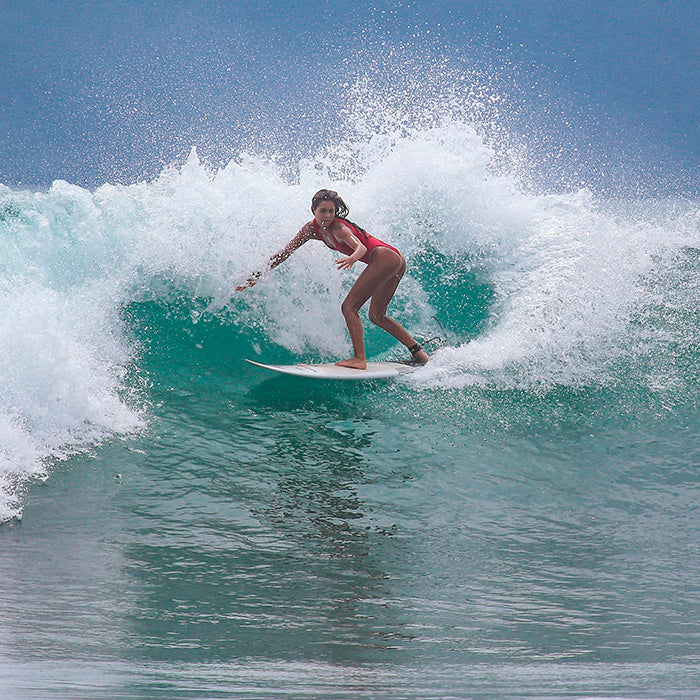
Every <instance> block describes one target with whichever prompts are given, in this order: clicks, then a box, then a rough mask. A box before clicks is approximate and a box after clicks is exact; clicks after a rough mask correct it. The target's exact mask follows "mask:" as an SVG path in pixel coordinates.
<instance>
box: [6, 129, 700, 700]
mask: <svg viewBox="0 0 700 700" xmlns="http://www.w3.org/2000/svg"><path fill="white" fill-rule="evenodd" d="M368 134H369V135H367V134H365V136H364V137H362V138H360V137H357V138H354V139H347V140H346V141H345V142H344V143H342V144H341V145H340V147H339V148H338V149H337V150H336V151H334V152H331V153H325V154H316V155H315V156H309V157H308V159H305V160H299V161H298V162H294V163H291V165H290V162H289V161H287V162H285V163H281V162H279V161H277V160H276V159H274V158H272V157H265V156H264V155H255V154H247V155H246V154H241V156H240V157H237V158H235V159H233V160H231V162H230V163H228V165H226V166H225V167H222V168H218V169H212V168H210V167H207V166H206V165H205V164H202V163H201V162H200V160H199V158H198V156H197V153H196V152H195V151H193V152H192V154H191V156H190V158H189V159H188V160H187V162H186V163H184V164H183V165H182V166H181V167H172V168H166V169H165V170H163V172H162V173H161V174H160V175H159V176H158V177H156V178H153V179H151V180H149V181H143V182H139V183H136V184H131V185H126V184H122V185H116V184H104V185H102V186H99V187H96V188H94V189H91V190H88V189H84V188H81V187H78V186H76V185H74V184H71V183H69V182H67V181H56V182H55V183H54V184H53V185H52V186H51V187H50V188H48V189H43V190H40V191H33V190H23V189H17V188H9V187H4V186H2V187H0V250H1V251H2V254H1V255H0V268H1V270H2V272H1V273H0V308H2V314H0V381H1V383H2V384H1V386H2V390H1V392H0V520H1V521H2V524H1V525H0V591H1V592H2V593H1V595H0V697H1V698H3V699H6V700H23V699H27V700H29V699H31V700H44V699H46V700H59V699H63V698H65V699H70V700H88V699H94V700H98V699H110V700H112V699H117V698H129V699H135V700H136V699H140V698H168V699H170V700H178V699H180V698H198V699H204V698H256V699H264V698H294V699H302V698H319V699H324V700H332V699H340V698H343V699H360V698H362V699H363V700H364V699H367V700H370V699H372V700H374V699H387V700H389V699H392V700H393V699H396V700H399V699H411V698H415V699H416V700H418V699H420V700H428V699H429V698H441V699H447V698H493V699H498V698H628V699H631V698H663V699H676V698H677V699H680V698H683V699H684V700H691V699H692V698H697V697H700V664H699V662H700V605H699V600H700V597H699V588H698V581H700V518H699V516H698V502H699V496H700V489H699V480H698V467H699V465H700V417H699V414H698V402H699V399H700V381H699V378H698V377H699V370H700V311H699V308H700V208H699V207H698V201H697V200H694V199H689V198H682V197H665V198H663V197H658V198H650V197H648V196H647V197H641V198H634V197H625V198H621V197H617V198H616V197H604V196H602V195H600V194H596V193H594V192H592V191H590V190H587V189H585V188H583V189H581V188H570V189H560V190H558V191H552V192H547V191H544V190H542V189H541V188H540V189H535V188H533V187H529V186H528V184H527V182H526V181H525V180H526V178H525V179H524V178H523V177H522V169H521V168H518V167H516V164H515V163H514V162H513V161H512V160H511V161H510V162H506V160H507V159H505V160H504V158H503V154H502V153H500V152H499V151H498V148H497V147H495V146H494V144H493V142H492V141H490V140H489V139H488V138H487V137H486V136H485V135H484V133H483V131H480V130H479V129H478V128H475V127H474V125H473V124H471V123H469V122H468V121H466V120H460V119H451V118H449V117H445V118H444V119H441V120H437V121H435V122H434V123H432V124H423V125H418V126H416V127H415V128H413V129H408V128H406V127H405V126H404V127H402V128H398V129H395V130H393V131H392V129H390V128H385V129H379V130H375V131H374V132H372V131H371V130H370V131H369V132H368ZM349 163H352V164H353V168H352V169H350V168H348V164H349ZM320 187H332V188H333V189H337V190H339V191H340V193H341V195H342V196H343V197H344V199H345V200H346V201H347V202H348V203H349V205H350V208H351V218H352V219H353V220H354V221H357V222H358V223H360V224H361V225H362V226H364V227H365V228H367V229H368V230H369V231H370V232H371V233H374V234H375V235H377V236H378V237H380V238H382V239H384V240H386V241H387V242H389V243H392V244H393V245H396V246H398V247H399V248H400V249H401V250H402V252H403V253H404V254H405V256H406V258H407V260H408V273H407V276H406V278H405V279H404V281H403V282H402V284H401V286H400V287H399V291H398V293H397V295H396V297H395V300H394V302H393V306H392V307H391V308H392V310H393V314H394V315H395V316H396V318H398V319H399V320H400V321H401V322H402V323H403V324H404V325H405V326H406V327H407V328H409V329H410V330H411V331H412V332H413V333H414V335H416V336H418V337H420V338H421V339H423V340H428V341H430V342H428V344H427V346H426V347H427V348H428V349H429V351H430V353H431V355H432V359H431V361H430V363H429V364H428V365H427V366H425V367H424V368H422V369H420V370H419V371H417V372H415V373H414V374H412V375H411V376H409V377H406V378H402V379H400V380H397V381H375V382H367V383H354V382H353V383H346V382H323V381H311V380H300V379H295V378H290V377H282V376H275V375H273V374H271V373H266V372H265V371H264V370H261V369H259V368H256V367H253V366H251V365H249V364H247V363H246V362H245V361H244V359H245V358H251V359H256V360H259V361H262V362H278V363H279V362H291V361H299V360H302V361H321V360H334V359H337V358H340V357H345V356H347V354H348V352H349V343H348V338H347V334H346V331H345V328H344V323H343V320H342V317H341V315H340V312H339V305H340V302H341V300H342V298H343V296H344V294H345V292H346V290H347V289H348V288H349V286H350V285H351V284H352V281H353V279H354V278H355V276H356V274H357V270H352V271H349V272H347V273H338V272H336V270H335V267H334V265H333V253H332V252H331V251H329V250H327V249H326V248H325V246H323V245H322V244H320V243H314V242H311V243H309V244H307V245H306V246H304V247H303V248H302V249H301V250H300V251H298V253H297V254H295V255H294V256H293V257H292V258H290V259H289V260H288V261H287V262H286V263H285V264H284V265H283V266H282V267H280V268H278V269H276V270H274V271H272V272H269V273H266V274H265V275H263V277H262V279H261V280H260V282H259V283H258V284H257V285H256V286H255V287H254V288H252V289H249V290H246V291H245V292H243V293H236V292H235V291H234V289H235V286H236V285H237V284H239V283H240V282H241V281H242V280H243V279H245V278H246V277H247V276H248V274H249V273H250V272H252V271H254V270H257V269H259V268H260V266H261V264H262V263H263V262H264V261H265V260H266V259H267V258H268V257H269V255H270V254H272V253H274V252H276V251H277V250H278V249H279V248H280V247H281V246H282V245H283V244H284V243H286V242H287V241H288V240H289V238H290V237H291V236H292V235H293V234H294V233H295V232H296V231H297V230H298V228H299V227H300V225H301V224H303V223H304V222H305V221H307V220H308V219H309V218H310V212H309V203H310V197H311V194H312V193H313V192H314V191H316V189H318V188H320ZM365 328H366V343H367V348H368V353H369V355H370V356H371V357H372V358H374V359H387V358H404V357H405V355H406V353H405V351H404V350H403V349H402V348H399V347H397V346H396V344H395V342H394V341H393V339H392V338H391V337H389V336H387V335H386V334H384V333H383V332H381V331H379V330H377V329H374V328H370V324H369V322H367V321H366V319H365Z"/></svg>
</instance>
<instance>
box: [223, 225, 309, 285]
mask: <svg viewBox="0 0 700 700" xmlns="http://www.w3.org/2000/svg"><path fill="white" fill-rule="evenodd" d="M314 235H315V233H314V229H313V226H312V224H311V223H308V224H305V225H304V226H303V227H302V228H301V229H300V230H299V233H297V235H296V236H294V238H292V240H291V241H289V243H287V245H286V246H284V248H282V250H280V251H279V253H275V254H274V255H273V256H272V257H271V258H270V260H269V262H268V269H270V270H271V269H272V268H274V267H277V266H278V265H281V264H282V263H283V262H284V261H285V260H286V259H287V258H288V257H289V256H290V255H291V254H292V253H293V252H294V251H295V250H298V249H299V248H301V246H303V245H304V243H306V241H310V240H311V239H312V238H314ZM262 274H263V273H262V271H259V272H254V273H253V274H252V275H250V277H248V279H247V280H246V281H245V282H244V283H243V284H239V285H238V286H237V287H236V291H237V292H242V291H243V290H244V289H248V287H252V286H253V285H254V284H255V283H256V282H257V281H258V280H259V279H260V277H262Z"/></svg>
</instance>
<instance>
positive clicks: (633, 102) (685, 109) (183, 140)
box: [0, 0, 700, 192]
mask: <svg viewBox="0 0 700 700" xmlns="http://www.w3.org/2000/svg"><path fill="white" fill-rule="evenodd" d="M699 8H700V3H697V0H694V1H692V2H690V1H686V0H680V1H678V2H670V1H668V2H664V1H661V0H656V1H648V2H614V1H610V0H609V1H608V2H597V3H595V2H590V3H589V2H570V1H567V0H559V1H556V2H555V1H554V0H552V1H551V2H543V1H539V0H535V1H528V0H521V1H520V2H516V1H513V0H498V1H492V2H472V3H469V2H456V1H449V0H444V1H443V2H397V1H394V2H390V1H386V0H384V1H382V0H377V1H376V2H361V1H359V0H347V1H346V2H344V3H337V2H323V1H321V2H315V3H311V2H306V1H301V2H282V1H276V0H275V1H273V2H251V1H249V0H241V1H239V2H220V1H218V0H190V1H188V2H184V1H180V0H168V2H148V1H136V0H114V1H113V2H110V3H95V2H85V1H79V0H62V1H61V2H57V1H55V0H48V1H44V2H38V1H36V0H28V1H25V2H22V3H18V2H3V4H2V14H3V23H2V25H1V26H0V43H1V46H2V51H1V53H0V78H1V80H0V182H2V183H4V184H7V185H10V186H28V187H34V186H38V187H45V186H47V185H48V184H50V182H51V181H52V180H54V179H56V178H62V179H67V180H69V181H71V182H75V183H77V184H81V185H86V186H90V187H94V186H96V185H99V184H101V183H102V182H105V181H112V182H133V181H135V180H138V179H141V178H149V177H153V176H154V175H156V174H157V173H158V172H159V171H160V170H161V169H162V168H163V167H164V166H165V165H167V164H169V163H172V162H179V161H181V160H182V159H183V158H184V157H185V156H186V154H187V153H188V152H189V150H190V148H191V146H193V145H196V146H197V147H198V150H199V152H200V154H201V155H202V157H203V159H204V160H206V161H208V162H211V163H212V164H213V165H220V164H222V163H224V162H226V161H227V160H228V159H229V158H231V157H234V156H235V155H236V154H237V153H238V152H240V150H241V149H242V148H249V149H250V148H253V149H261V150H265V149H266V148H271V149H278V150H279V148H280V143H281V142H284V143H285V144H286V145H287V146H288V147H289V150H290V152H292V154H293V155H294V157H297V156H301V155H303V154H304V151H305V149H307V148H313V145H314V144H315V143H316V142H317V140H318V139H319V138H321V137H322V136H324V135H326V136H329V135H331V136H332V135H333V124H334V119H335V118H336V115H335V112H337V109H338V105H342V99H343V85H345V84H347V82H349V81H351V80H352V79H354V78H356V77H358V76H362V75H363V74H366V73H371V74H372V75H373V76H374V78H375V79H376V80H378V81H379V82H381V81H382V80H385V81H387V82H391V81H392V80H399V81H401V80H404V79H405V77H406V76H407V75H410V76H411V77H410V80H409V82H411V81H413V83H414V84H415V83H416V81H420V80H421V79H424V80H425V81H430V80H431V75H430V72H429V71H426V74H425V76H422V71H421V66H422V65H424V64H429V63H432V64H435V63H440V62H443V64H444V65H449V66H450V67H451V69H454V70H455V71H456V72H459V71H460V70H462V71H465V72H468V71H470V70H472V69H478V70H479V71H482V72H483V73H485V74H488V75H492V76H494V78H493V80H494V81H496V82H499V83H500V87H499V89H502V90H504V91H505V92H507V93H508V94H509V96H510V100H511V104H513V105H517V109H514V110H512V113H511V114H510V115H508V116H507V117H506V115H504V118H507V119H508V121H509V123H508V125H507V126H508V128H509V129H513V130H516V131H517V130H520V132H521V133H522V134H525V137H526V138H527V135H528V134H533V142H534V141H537V142H538V144H539V145H538V146H535V145H534V144H533V150H535V151H537V150H538V148H539V156H540V165H539V166H537V167H540V168H541V170H542V178H541V179H543V180H544V181H546V180H547V178H548V177H549V176H550V175H551V179H552V185H553V186H556V176H555V174H554V170H552V172H551V173H550V174H549V175H548V174H547V168H548V167H549V166H548V164H549V165H551V160H552V158H551V157H549V156H548V154H547V153H546V152H545V151H546V150H547V149H552V151H559V152H560V151H561V150H562V146H563V150H567V151H570V152H571V153H576V154H578V155H577V156H576V157H577V158H579V160H578V162H576V159H575V158H574V157H573V156H572V157H571V158H570V159H569V160H568V164H567V167H569V169H570V170H573V171H575V172H576V177H577V178H578V179H579V180H580V181H581V182H582V183H583V184H586V183H587V181H588V180H591V183H590V184H592V185H593V186H596V185H598V186H601V187H604V186H606V185H605V182H604V181H605V177H604V176H603V175H602V173H603V172H604V171H607V172H608V173H610V174H611V177H610V178H608V179H609V180H613V179H614V180H618V181H619V179H620V177H622V178H623V179H624V178H625V177H627V178H628V179H629V181H630V183H632V182H633V181H634V180H635V173H636V180H638V181H645V182H647V183H648V184H649V189H650V190H659V191H665V190H669V191H672V190H678V189H680V190H685V191H693V192H696V191H697V180H698V178H697V176H698V172H699V168H698V164H699V161H700V129H699V128H698V127H699V122H700V98H699V97H698V85H700V40H699V39H698V36H699V35H700V22H699V18H700V9H699ZM397 64H401V65H403V66H404V68H403V70H404V71H405V73H404V74H403V76H402V75H399V73H398V72H397V70H398V69H397ZM383 71H385V72H386V75H382V72H383ZM397 76H398V77H397ZM329 91H331V92H332V93H333V99H332V100H330V101H329V100H328V99H327V97H328V92H329ZM544 134H546V135H547V137H546V139H545V138H543V135H544ZM545 141H546V145H545V143H544V142H545ZM560 165H561V164H560ZM623 173H624V175H621V174H623ZM574 179H576V178H574ZM609 184H610V183H609V182H608V185H609ZM637 184H638V182H637Z"/></svg>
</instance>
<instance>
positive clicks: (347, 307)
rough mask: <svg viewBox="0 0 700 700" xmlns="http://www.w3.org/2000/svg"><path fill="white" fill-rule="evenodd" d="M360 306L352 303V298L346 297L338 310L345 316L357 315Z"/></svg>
mask: <svg viewBox="0 0 700 700" xmlns="http://www.w3.org/2000/svg"><path fill="white" fill-rule="evenodd" d="M359 310H360V308H359V306H357V304H355V303H353V302H352V300H350V299H346V300H345V301H344V302H343V303H342V304H341V305H340V312H341V313H342V314H343V316H345V317H346V318H347V317H348V316H357V315H358V312H359Z"/></svg>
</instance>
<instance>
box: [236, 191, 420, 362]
mask: <svg viewBox="0 0 700 700" xmlns="http://www.w3.org/2000/svg"><path fill="white" fill-rule="evenodd" d="M311 212H312V213H313V215H314V218H313V219H312V220H311V221H309V222H308V223H307V224H304V226H302V227H301V229H300V230H299V233H297V235H296V236H294V238H293V239H292V240H291V241H290V242H289V243H288V244H287V245H286V246H285V247H284V248H283V249H282V250H281V251H280V252H279V253H277V254H276V255H273V256H272V257H271V258H270V268H273V267H277V266H278V265H279V264H280V263H283V262H284V261H285V260H286V259H287V258H288V257H289V256H290V255H291V254H292V253H293V252H294V251H295V250H297V249H298V248H300V247H301V246H302V245H304V243H306V242H307V241H310V240H312V239H315V240H320V241H323V242H324V243H325V244H326V245H327V246H328V247H329V248H332V249H333V250H337V251H338V252H339V253H342V254H343V255H344V256H345V257H342V258H338V260H336V261H335V263H336V265H337V266H338V269H340V270H349V269H350V268H351V267H352V266H353V265H354V264H355V263H356V262H357V261H358V260H359V261H360V262H363V263H365V264H366V265H367V267H366V268H365V269H364V270H363V271H362V273H361V274H360V276H359V277H358V278H357V280H356V281H355V284H353V285H352V288H351V289H350V292H349V293H348V295H347V297H346V298H345V301H344V302H343V303H342V305H341V307H340V309H341V311H342V313H343V316H344V317H345V322H346V323H347V325H348V331H350V340H351V341H352V349H353V353H354V354H353V357H351V358H349V359H347V360H341V361H340V362H336V364H337V365H340V366H341V367H352V368H354V369H366V368H367V357H366V355H365V342H364V336H363V332H362V322H361V321H360V316H359V311H360V308H361V307H362V306H363V304H364V303H365V302H366V301H367V300H368V299H371V302H370V305H369V319H370V321H372V322H373V323H376V324H377V325H378V326H379V327H380V328H383V329H384V330H385V331H387V332H388V333H391V335H393V336H394V338H396V339H397V340H398V341H399V342H401V343H403V344H404V345H405V346H406V347H407V348H408V350H409V352H410V353H411V355H412V356H413V360H414V361H415V362H420V363H425V362H427V361H428V355H427V354H426V353H425V352H424V351H423V348H421V346H420V345H419V344H418V343H417V342H416V340H415V338H414V337H413V336H412V335H410V334H409V333H408V331H407V330H406V329H405V328H404V327H403V326H402V325H401V324H400V323H398V322H397V321H395V320H394V319H393V318H390V317H389V316H387V315H386V310H387V307H388V306H389V302H390V301H391V299H392V297H393V296H394V292H395V291H396V288H397V287H398V286H399V282H400V281H401V278H402V277H403V274H404V272H405V271H406V261H405V260H404V257H403V255H401V253H399V251H398V250H396V248H393V247H392V246H390V245H388V244H387V243H384V242H383V241H380V240H379V239H378V238H375V237H374V236H370V235H369V234H368V233H367V232H366V231H364V230H363V229H361V228H360V227H359V226H357V225H355V224H353V223H352V222H350V221H348V220H347V218H346V217H347V216H348V214H349V213H350V212H349V209H348V207H347V205H346V204H345V202H344V201H343V200H342V199H341V198H340V196H339V195H338V193H337V192H334V191H333V190H319V191H318V192H317V193H316V194H315V195H314V196H313V198H312V199H311ZM261 274H262V273H260V272H256V273H255V274H253V275H251V276H250V277H249V278H248V279H247V280H246V281H245V282H244V283H243V284H241V285H239V286H238V287H236V291H238V292H240V291H242V290H244V289H247V288H248V287H252V286H253V285H254V284H255V283H256V282H257V281H258V279H259V278H260V276H261Z"/></svg>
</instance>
